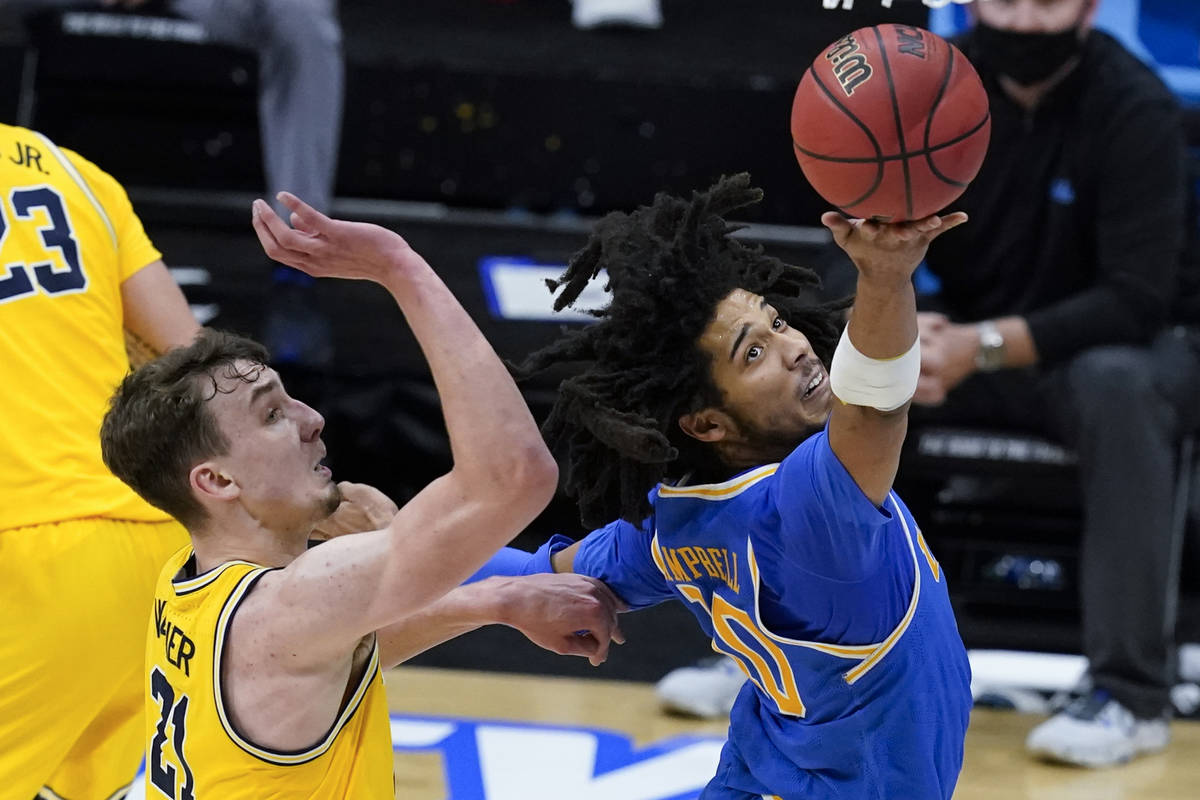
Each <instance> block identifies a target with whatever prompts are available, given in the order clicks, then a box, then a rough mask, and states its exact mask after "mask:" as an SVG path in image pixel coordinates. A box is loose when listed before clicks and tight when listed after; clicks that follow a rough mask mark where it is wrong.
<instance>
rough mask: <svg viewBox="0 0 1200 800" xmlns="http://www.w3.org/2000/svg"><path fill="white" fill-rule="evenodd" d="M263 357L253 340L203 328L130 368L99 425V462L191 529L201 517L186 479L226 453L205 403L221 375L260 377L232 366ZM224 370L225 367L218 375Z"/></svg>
mask: <svg viewBox="0 0 1200 800" xmlns="http://www.w3.org/2000/svg"><path fill="white" fill-rule="evenodd" d="M267 359H268V354H267V350H266V348H265V347H263V346H262V345H261V344H259V343H258V342H255V341H253V340H252V339H247V338H245V337H242V336H237V335H235V334H232V333H226V332H224V331H216V330H211V329H208V328H205V329H202V330H201V331H200V333H198V334H197V335H196V339H195V341H193V342H192V343H191V344H190V345H188V346H187V347H179V348H176V349H174V350H170V351H168V352H167V353H166V354H165V355H163V356H161V357H159V358H156V359H154V360H153V361H150V362H149V363H147V364H144V365H143V366H141V367H139V368H138V369H136V370H134V371H133V372H131V373H130V374H129V375H127V376H126V377H125V380H123V381H121V385H120V386H118V387H117V390H116V392H115V393H114V394H113V396H112V399H111V400H110V401H109V407H108V412H107V413H106V414H105V415H104V421H103V423H101V425H100V452H101V454H102V455H103V457H104V463H105V464H106V465H107V466H108V468H109V469H110V470H111V471H112V473H113V474H114V475H116V476H117V477H118V478H120V479H121V480H122V481H124V482H125V483H126V484H128V485H129V487H130V488H131V489H133V490H134V491H135V492H137V493H138V494H139V495H140V496H141V497H142V499H144V500H145V501H146V502H148V503H150V504H151V505H153V506H155V507H157V508H161V509H162V510H163V511H165V512H167V513H168V514H170V515H171V516H173V517H175V519H177V520H179V521H180V522H181V523H183V525H184V526H186V527H188V528H194V527H196V526H197V525H199V524H200V523H202V522H203V521H204V520H205V517H206V513H205V511H204V507H203V506H201V505H200V503H199V502H198V501H197V500H196V498H195V497H194V496H193V495H192V489H191V485H190V481H189V477H188V475H189V473H190V472H191V469H192V467H193V466H195V465H196V464H197V463H198V462H200V461H203V460H204V459H206V458H210V457H212V456H219V455H224V454H225V453H227V452H229V440H228V439H227V438H226V437H225V435H224V434H223V433H222V432H221V428H220V425H219V424H218V422H217V419H216V418H215V417H214V416H213V414H212V412H211V411H210V410H209V408H208V401H209V400H211V399H212V398H213V396H214V395H215V394H216V393H217V392H218V391H220V390H219V384H218V378H219V377H236V378H240V379H242V380H246V381H253V380H255V379H256V378H257V376H258V371H257V370H256V371H254V372H248V373H236V372H232V371H231V369H232V367H233V364H234V362H236V361H242V360H244V361H250V362H253V363H255V364H266V363H267ZM222 367H226V368H228V369H227V370H226V372H225V373H223V374H219V370H220V369H221V368H222Z"/></svg>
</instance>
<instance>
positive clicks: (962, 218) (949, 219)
mask: <svg viewBox="0 0 1200 800" xmlns="http://www.w3.org/2000/svg"><path fill="white" fill-rule="evenodd" d="M967 219H968V217H967V215H966V214H965V213H963V212H962V211H955V212H954V213H952V214H947V215H946V216H944V217H942V226H941V228H940V229H939V230H937V231H935V232H934V233H933V234H932V235H931V236H930V237H929V238H930V241H932V240H933V239H936V238H937V237H939V236H941V235H942V234H943V233H945V232H946V231H949V230H953V229H954V228H957V227H958V226H959V225H962V224H963V223H964V222H966V221H967Z"/></svg>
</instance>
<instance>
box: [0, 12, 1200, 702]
mask: <svg viewBox="0 0 1200 800" xmlns="http://www.w3.org/2000/svg"><path fill="white" fill-rule="evenodd" d="M661 12H662V24H661V26H659V27H657V28H653V27H651V28H646V27H636V26H618V27H614V28H609V27H602V28H585V27H580V26H579V24H578V20H576V21H573V19H572V7H571V5H570V3H568V2H567V0H453V1H452V2H447V0H407V1H406V2H404V3H394V2H386V1H385V0H341V3H340V9H339V13H340V18H341V24H342V30H343V37H344V41H343V48H344V54H345V70H346V101H345V108H344V114H343V123H342V137H341V144H340V150H339V153H338V169H337V180H336V191H335V194H336V198H335V200H334V201H333V204H332V213H333V214H334V215H336V216H341V217H344V218H352V219H365V220H370V221H375V222H379V223H381V224H384V225H387V226H389V227H391V228H393V229H395V230H397V231H399V232H401V233H402V234H403V235H404V236H405V237H406V238H407V239H408V240H409V241H410V243H411V244H412V245H413V246H414V247H415V248H416V249H417V250H418V251H420V252H421V253H423V254H424V255H425V256H426V258H427V259H428V260H429V261H430V263H431V264H433V265H434V266H435V267H436V268H437V269H438V270H439V271H440V273H441V274H442V275H443V277H444V278H445V280H446V281H447V283H448V284H449V285H450V287H451V288H452V289H453V290H454V291H455V293H456V294H457V295H458V296H459V298H461V299H462V301H463V302H464V304H465V305H466V306H467V308H468V310H469V311H470V312H471V313H472V315H473V316H474V317H475V319H476V320H477V321H478V322H479V324H480V326H481V327H482V328H483V330H484V333H485V334H486V335H487V336H488V338H489V339H490V340H491V341H492V342H493V343H494V345H495V346H496V348H497V349H498V350H499V351H500V353H501V354H502V355H504V356H506V357H509V358H514V359H515V358H520V357H521V356H523V355H524V354H525V353H527V352H529V351H530V350H532V349H533V348H535V347H538V346H540V345H542V344H543V343H546V342H547V341H549V340H550V339H551V338H553V337H555V336H556V335H557V334H558V331H559V329H560V326H562V325H564V324H567V325H570V324H584V323H583V322H580V321H578V320H567V321H564V320H562V319H560V318H554V319H552V318H551V315H550V313H549V295H548V293H547V292H546V290H545V287H544V286H543V285H542V283H541V279H542V278H544V277H548V276H553V275H555V274H556V273H557V272H558V271H559V270H560V269H561V268H562V266H563V265H564V264H565V263H566V260H567V259H568V258H569V256H570V255H571V254H572V253H573V252H574V251H576V250H577V249H579V248H580V247H581V246H582V244H583V242H584V241H585V238H586V233H587V231H588V230H589V228H590V226H591V224H592V223H593V222H594V221H595V219H596V218H597V217H598V216H600V215H602V214H604V213H605V212H608V211H611V210H614V209H630V208H632V207H633V206H635V205H637V204H639V203H643V202H647V201H649V200H650V199H651V198H652V197H653V195H654V193H655V192H657V191H662V190H669V191H673V192H689V191H690V190H692V189H696V188H703V187H706V186H708V185H709V184H710V183H711V182H712V181H713V180H714V179H715V178H717V177H718V176H719V175H721V174H726V173H732V172H740V171H749V172H750V173H751V175H752V176H753V178H754V180H755V182H756V183H757V184H758V185H759V186H761V187H763V189H764V190H765V192H766V199H765V201H764V202H763V203H762V204H761V206H760V207H758V208H757V209H756V210H755V212H754V216H753V217H752V218H750V219H748V220H747V222H749V223H751V225H750V227H749V228H748V229H747V231H746V232H745V235H746V236H748V237H749V238H751V239H755V240H758V241H761V242H763V243H764V244H765V245H766V247H767V249H768V251H770V252H772V253H773V254H775V255H778V256H780V257H782V258H784V259H785V260H790V261H793V262H796V263H804V264H808V265H812V266H814V267H816V268H818V269H819V270H820V271H821V272H822V274H824V275H825V276H826V292H827V293H828V294H829V295H831V296H834V295H841V294H844V293H845V292H846V291H847V290H848V289H849V287H850V286H851V285H852V283H851V282H850V281H851V280H852V277H853V276H852V274H848V273H847V264H846V263H845V262H844V261H843V260H842V259H841V258H840V257H839V254H838V252H837V251H835V250H833V249H832V247H831V244H830V242H829V240H828V237H827V236H826V235H825V232H824V229H823V228H819V227H817V219H818V216H819V214H820V212H821V211H823V210H825V208H826V206H825V204H824V203H823V202H822V201H820V200H819V198H818V197H817V196H816V195H815V194H814V193H813V192H812V191H811V189H809V188H808V186H807V185H806V184H805V181H804V178H803V176H802V174H801V173H800V170H799V168H798V166H797V164H796V162H795V159H794V158H793V156H792V152H791V146H790V143H789V141H788V140H789V133H788V122H787V120H788V113H789V110H790V106H791V98H792V93H793V91H794V89H795V86H796V83H797V81H798V80H799V78H800V76H801V74H802V73H803V71H804V70H805V68H806V67H807V66H808V64H809V63H811V61H812V59H813V58H814V57H815V56H816V55H817V54H818V53H819V51H820V50H821V49H822V47H823V46H824V45H826V44H827V43H828V42H830V41H833V40H834V39H836V38H837V37H838V36H840V35H842V34H844V33H845V32H847V31H849V30H852V29H854V28H857V27H861V26H863V25H868V24H873V23H876V22H881V21H888V22H906V23H911V24H916V25H920V26H923V27H930V28H932V29H933V30H935V31H937V32H940V33H944V34H950V33H952V32H954V31H955V30H956V29H957V28H958V27H960V26H961V25H962V24H963V22H964V12H963V10H962V8H961V7H960V6H956V5H949V6H947V7H945V8H943V9H939V10H935V11H931V10H930V9H929V8H927V7H926V6H924V5H922V4H921V3H919V2H913V1H908V2H906V1H905V0H895V2H893V3H892V8H890V9H886V8H883V7H882V4H881V3H880V2H878V0H857V2H855V3H854V8H853V9H851V10H840V9H839V10H836V11H834V10H825V9H824V8H822V5H821V3H819V2H816V0H803V2H802V1H801V0H740V1H739V2H736V3H730V2H717V0H662V3H661ZM10 23H11V21H6V23H5V24H6V25H8V24H10ZM1097 24H1098V26H1099V27H1101V28H1103V29H1105V30H1109V31H1110V32H1112V33H1114V34H1115V35H1116V36H1117V37H1118V38H1119V39H1121V40H1122V42H1124V43H1125V44H1126V45H1127V46H1128V47H1130V49H1132V50H1133V51H1134V52H1135V53H1137V54H1139V56H1141V57H1143V58H1144V59H1145V60H1146V61H1147V62H1148V63H1151V64H1152V65H1153V66H1154V67H1155V69H1157V70H1158V71H1159V74H1160V75H1161V76H1162V77H1163V79H1164V80H1165V81H1166V82H1167V83H1168V85H1169V86H1170V87H1171V88H1172V89H1173V90H1174V91H1175V92H1176V94H1177V95H1178V96H1179V97H1180V99H1181V101H1182V102H1183V103H1184V105H1185V108H1186V113H1187V115H1188V125H1189V136H1190V138H1191V145H1192V147H1193V148H1194V149H1193V154H1194V155H1195V153H1196V152H1197V151H1198V150H1200V4H1198V3H1196V2H1194V0H1141V2H1138V0H1105V2H1104V3H1103V4H1102V7H1101V11H1100V16H1099V18H1098V20H1097ZM257 81H258V65H257V62H256V58H255V56H254V55H253V53H248V52H245V51H241V50H237V49H232V48H228V47H225V46H221V45H216V44H212V43H209V42H206V41H204V40H203V36H202V35H201V34H198V33H197V29H196V28H195V26H194V25H193V24H192V23H189V22H187V21H186V20H181V19H177V18H173V17H171V16H169V15H167V14H166V12H165V11H164V10H163V8H162V7H161V6H158V5H156V4H155V3H153V2H151V3H149V4H147V5H145V6H143V7H141V8H140V9H138V10H137V11H136V12H124V11H120V10H106V11H96V10H95V9H94V8H90V9H88V10H86V11H79V10H65V11H55V12H52V13H47V14H42V15H40V16H38V17H37V18H35V19H34V20H33V21H32V25H31V27H30V30H29V31H28V32H26V31H23V30H20V29H18V28H17V27H16V26H15V25H13V26H12V27H5V28H4V29H3V30H0V110H2V111H0V113H2V114H3V117H2V118H3V119H4V120H5V121H7V122H14V123H18V124H22V125H26V126H29V127H33V128H35V129H38V130H40V131H42V132H44V133H46V134H47V135H48V136H50V137H51V138H52V139H54V140H55V141H56V142H58V143H59V144H61V145H64V146H66V147H71V148H75V149H78V150H80V151H81V152H83V153H84V154H86V155H87V156H88V157H89V158H91V159H92V160H94V161H96V162H97V163H98V164H99V165H100V166H101V167H102V168H104V169H105V170H107V171H108V172H110V173H111V174H112V175H114V176H115V177H116V178H117V179H118V180H119V181H120V182H121V183H123V184H124V185H125V186H126V187H127V188H128V189H129V192H130V195H131V197H132V198H133V201H134V205H135V208H136V209H137V211H138V213H139V214H140V215H141V217H142V219H143V221H144V222H145V224H146V227H147V229H148V232H149V233H150V236H151V238H152V239H153V241H154V242H155V243H156V244H157V246H158V247H159V248H160V249H161V250H162V251H163V252H164V254H165V258H166V261H167V263H168V264H169V265H171V266H172V267H173V268H174V272H175V275H176V278H177V279H178V280H179V281H180V283H181V284H182V285H183V288H184V290H185V292H186V294H187V295H188V298H189V301H190V302H191V303H192V304H193V306H194V308H195V309H196V311H197V314H198V315H199V316H200V318H201V321H202V322H205V323H206V324H210V325H214V326H217V327H222V328H228V329H233V330H237V331H240V332H243V333H248V334H251V335H254V336H259V337H263V336H266V337H267V338H268V340H269V343H270V344H271V345H272V346H273V348H274V351H275V354H276V358H277V366H278V367H279V369H280V370H281V372H283V373H284V376H285V380H286V381H287V382H288V384H289V386H290V387H291V391H292V394H294V395H296V396H297V397H300V398H301V399H304V400H306V401H307V402H309V403H310V404H311V405H313V406H315V407H316V408H318V410H320V411H321V413H322V414H324V415H325V417H326V419H327V427H326V433H325V438H326V441H327V442H328V445H329V452H330V456H331V462H330V463H331V466H332V468H333V470H334V474H335V476H336V477H338V478H339V479H344V480H353V481H362V482H367V483H371V484H373V485H375V486H377V487H379V488H380V489H382V490H384V491H385V492H387V493H388V494H390V495H391V496H392V497H393V498H395V499H396V501H397V502H403V501H404V500H405V498H406V497H408V496H410V495H411V494H412V493H413V492H414V491H415V490H416V489H417V488H419V487H421V486H423V485H424V484H425V483H427V482H428V481H429V480H430V479H432V478H433V477H435V476H436V475H438V474H440V473H441V472H443V471H444V470H445V469H446V468H447V467H448V456H449V451H448V447H447V443H446V440H445V434H444V430H443V427H442V423H441V418H440V413H439V409H438V402H437V397H436V395H435V393H434V392H433V389H432V384H431V382H430V380H429V376H428V373H427V371H426V369H425V367H424V363H423V360H422V358H421V357H420V353H419V352H418V350H417V348H416V345H415V342H414V340H413V339H412V337H411V336H410V335H409V334H408V332H407V329H406V328H405V326H404V323H403V321H402V319H401V317H400V315H399V313H397V311H396V309H395V307H394V304H393V303H392V301H391V300H390V298H389V297H388V296H387V295H386V294H385V293H384V292H383V291H382V290H381V289H378V288H377V287H374V286H368V285H363V284H357V283H349V282H330V283H321V284H318V285H316V286H315V287H313V286H306V285H304V284H303V283H301V282H299V281H297V280H295V279H294V278H293V277H292V276H290V275H288V274H287V273H280V272H278V271H276V270H275V269H273V267H272V265H271V264H270V263H269V262H268V261H267V260H266V259H265V257H264V256H262V254H261V252H260V250H259V247H258V245H257V242H256V240H255V238H254V236H253V233H252V231H251V228H250V225H249V207H250V200H251V198H252V197H254V196H258V195H259V194H261V193H262V188H261V187H262V186H263V185H264V176H263V168H262V159H261V156H260V153H261V150H260V146H261V142H260V138H259V131H258V122H257V119H258V117H257V109H256V87H257ZM977 224H978V223H977ZM554 387H555V380H554V376H553V375H551V376H546V377H543V378H540V379H538V380H534V381H531V382H530V383H529V384H527V385H526V386H525V387H524V389H525V391H526V394H527V397H528V399H529V402H530V405H531V406H532V408H533V409H534V412H535V414H537V415H538V416H539V417H541V416H543V415H544V414H545V412H546V411H547V409H548V407H549V402H550V400H551V398H552V395H553V392H554ZM909 444H910V451H911V452H909V453H908V454H906V456H905V464H904V465H903V466H902V468H901V474H902V476H904V481H906V483H902V484H901V492H902V493H903V494H904V495H905V496H906V497H907V498H908V499H909V502H910V505H912V506H913V508H914V511H915V512H916V515H917V518H918V519H921V520H923V524H924V525H925V528H924V532H925V536H926V538H927V539H928V540H929V541H930V543H931V545H932V546H933V547H934V548H935V549H936V550H937V552H938V553H939V556H940V558H941V561H942V563H943V565H944V568H945V569H946V571H947V573H948V574H949V576H950V583H949V585H950V587H951V590H952V593H953V596H954V600H955V603H956V607H957V612H958V619H959V622H960V626H961V630H962V634H963V638H964V639H965V641H966V643H967V645H968V647H972V648H1006V649H1021V650H1043V651H1053V652H1064V653H1070V652H1076V653H1077V652H1079V648H1080V642H1079V628H1078V622H1079V617H1078V614H1079V612H1078V601H1077V588H1078V587H1077V583H1076V581H1077V573H1076V562H1077V558H1076V550H1077V547H1076V545H1077V541H1078V520H1079V509H1078V501H1077V500H1076V496H1077V492H1076V491H1075V489H1074V488H1073V486H1074V484H1073V481H1074V480H1075V477H1074V474H1073V456H1072V454H1071V453H1069V452H1068V451H1065V450H1063V449H1062V448H1061V447H1058V446H1057V445H1055V444H1054V443H1051V442H1046V441H1042V440H1037V439H1033V438H1031V437H1028V436H1023V435H1008V434H1006V433H1005V432H997V431H971V430H966V431H945V430H938V431H929V432H921V431H915V432H913V434H912V435H910V443H909ZM1186 488H1187V490H1188V492H1189V495H1190V503H1191V505H1190V508H1189V511H1190V512H1191V513H1190V516H1191V517H1195V516H1196V514H1195V511H1196V508H1197V506H1200V491H1197V490H1193V489H1192V488H1191V487H1190V486H1189V487H1186ZM1187 524H1188V530H1189V534H1188V538H1187V546H1186V552H1185V561H1184V565H1185V566H1184V577H1183V586H1182V607H1181V608H1182V611H1181V614H1180V638H1181V640H1182V641H1200V631H1198V630H1197V629H1200V578H1197V573H1198V572H1200V570H1198V569H1197V568H1198V567H1200V547H1197V535H1196V533H1195V531H1196V528H1197V526H1196V525H1195V522H1194V520H1192V519H1189V521H1188V522H1187ZM554 532H563V533H566V534H568V535H575V536H577V535H579V534H581V533H582V531H581V530H580V528H579V527H578V519H577V516H576V514H575V511H574V508H573V505H572V503H571V502H570V501H569V500H568V499H567V498H564V497H561V496H560V497H559V498H557V499H556V501H555V502H554V503H553V504H552V505H551V506H550V508H548V509H547V511H546V512H545V513H544V514H543V515H542V517H541V518H540V519H539V520H538V521H537V522H536V523H535V524H534V525H533V526H532V527H531V528H530V529H529V530H528V531H526V532H525V533H524V534H522V536H521V537H520V538H519V539H518V540H517V541H516V543H515V544H516V546H519V547H524V548H526V549H533V548H535V547H536V546H537V545H538V544H540V543H541V542H542V541H544V540H545V539H546V538H547V537H548V536H549V535H550V534H551V533H554ZM625 625H626V633H627V636H628V638H629V641H630V643H631V645H630V646H629V647H627V648H618V649H617V651H616V652H615V653H614V655H613V656H612V658H610V660H609V661H608V663H607V664H605V665H604V666H603V667H601V668H600V669H599V670H593V669H591V668H590V667H588V666H587V664H586V663H585V662H580V661H579V660H573V659H563V658H556V657H554V656H551V655H549V654H546V653H543V652H542V651H540V650H537V649H536V648H534V647H533V646H531V645H528V644H527V643H526V642H525V640H524V639H523V638H521V637H520V636H519V635H517V634H515V633H513V632H511V631H509V630H507V629H499V628H496V629H487V630H482V631H478V632H476V633H474V634H471V635H468V636H465V637H462V638H461V639H458V640H456V641H453V642H450V643H448V644H446V645H443V646H442V647H440V648H437V649H436V650H434V651H431V652H429V653H427V654H425V655H423V656H422V657H420V659H418V663H420V664H425V665H430V666H459V667H470V668H474V669H496V670H510V671H522V672H546V673H560V674H580V675H582V674H587V675H597V676H600V677H608V678H618V679H633V680H655V679H657V678H659V677H661V676H662V675H663V674H664V673H665V672H667V671H668V670H670V669H672V668H674V667H678V666H681V665H683V664H687V663H690V662H692V661H694V660H695V659H696V658H698V657H700V656H703V655H705V654H709V653H710V652H711V651H710V648H709V644H708V642H707V641H706V640H705V639H704V638H703V637H702V636H701V635H699V634H698V633H697V632H696V631H695V627H694V625H695V623H694V622H693V621H692V620H691V619H690V617H689V615H688V612H687V611H686V610H685V609H684V608H682V606H679V605H677V604H668V605H666V606H664V607H659V608H655V609H651V610H649V611H646V612H643V613H641V614H637V615H633V616H632V617H631V618H628V619H627V620H626V622H625Z"/></svg>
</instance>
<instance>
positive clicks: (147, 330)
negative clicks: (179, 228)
mask: <svg viewBox="0 0 1200 800" xmlns="http://www.w3.org/2000/svg"><path fill="white" fill-rule="evenodd" d="M121 312H122V314H123V315H124V318H125V335H126V340H127V347H126V349H127V350H128V351H129V356H130V359H129V360H130V363H131V364H132V365H133V366H135V367H136V366H138V365H140V364H144V363H145V362H147V361H149V360H150V359H152V358H155V357H156V356H160V355H162V354H163V353H165V352H167V351H168V350H170V349H171V348H172V347H185V346H187V345H189V344H191V343H192V340H193V339H195V338H196V333H197V332H198V331H199V330H200V325H199V323H197V322H196V318H195V317H194V316H192V310H191V308H189V307H188V303H187V299H186V298H184V296H183V292H182V291H180V289H179V285H178V284H176V283H175V279H174V278H172V277H171V273H170V272H168V271H167V266H166V265H165V264H164V263H163V262H162V260H161V259H160V260H158V261H154V262H153V263H150V264H147V265H146V266H144V267H142V268H141V269H139V270H138V271H137V272H135V273H133V274H132V275H130V276H129V277H128V278H126V279H125V280H124V281H122V283H121Z"/></svg>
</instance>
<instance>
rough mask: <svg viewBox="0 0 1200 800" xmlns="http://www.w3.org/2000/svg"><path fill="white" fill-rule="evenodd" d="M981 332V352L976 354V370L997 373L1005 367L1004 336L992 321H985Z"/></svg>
mask: <svg viewBox="0 0 1200 800" xmlns="http://www.w3.org/2000/svg"><path fill="white" fill-rule="evenodd" d="M977 328H978V330H979V351H978V352H976V353H975V368H976V369H978V370H979V371H980V372H995V371H996V370H998V369H1000V368H1001V367H1003V366H1004V355H1005V352H1004V334H1002V333H1000V329H999V328H997V327H996V323H994V322H992V321H991V320H984V321H983V322H981V323H979V325H978V326H977Z"/></svg>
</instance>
